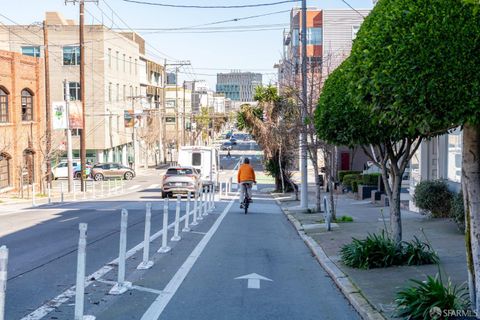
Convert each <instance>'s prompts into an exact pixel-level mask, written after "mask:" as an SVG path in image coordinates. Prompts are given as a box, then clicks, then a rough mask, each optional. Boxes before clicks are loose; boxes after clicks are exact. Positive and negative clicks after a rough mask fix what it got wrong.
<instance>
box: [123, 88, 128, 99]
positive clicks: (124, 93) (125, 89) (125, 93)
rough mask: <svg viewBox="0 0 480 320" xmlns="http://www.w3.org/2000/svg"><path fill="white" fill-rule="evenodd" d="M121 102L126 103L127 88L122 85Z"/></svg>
mask: <svg viewBox="0 0 480 320" xmlns="http://www.w3.org/2000/svg"><path fill="white" fill-rule="evenodd" d="M123 101H127V86H126V85H123Z"/></svg>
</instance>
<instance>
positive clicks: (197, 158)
mask: <svg viewBox="0 0 480 320" xmlns="http://www.w3.org/2000/svg"><path fill="white" fill-rule="evenodd" d="M201 165H202V154H201V153H200V152H194V153H192V166H201Z"/></svg>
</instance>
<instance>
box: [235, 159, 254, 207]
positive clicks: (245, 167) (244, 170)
mask: <svg viewBox="0 0 480 320" xmlns="http://www.w3.org/2000/svg"><path fill="white" fill-rule="evenodd" d="M237 180H238V184H239V185H240V208H243V201H244V197H245V188H244V186H246V187H247V198H248V200H249V202H252V184H253V183H255V184H256V183H257V181H256V180H255V170H253V168H252V166H251V165H250V159H248V158H245V159H244V160H243V164H242V165H241V166H240V168H238V175H237Z"/></svg>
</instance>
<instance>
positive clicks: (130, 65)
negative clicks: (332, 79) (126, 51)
mask: <svg viewBox="0 0 480 320" xmlns="http://www.w3.org/2000/svg"><path fill="white" fill-rule="evenodd" d="M128 59H129V60H128V70H129V73H130V74H132V57H128Z"/></svg>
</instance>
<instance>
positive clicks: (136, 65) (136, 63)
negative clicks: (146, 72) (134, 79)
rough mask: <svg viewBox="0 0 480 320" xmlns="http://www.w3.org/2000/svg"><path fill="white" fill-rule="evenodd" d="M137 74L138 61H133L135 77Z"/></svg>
mask: <svg viewBox="0 0 480 320" xmlns="http://www.w3.org/2000/svg"><path fill="white" fill-rule="evenodd" d="M137 74H138V60H137V59H135V75H137Z"/></svg>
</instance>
